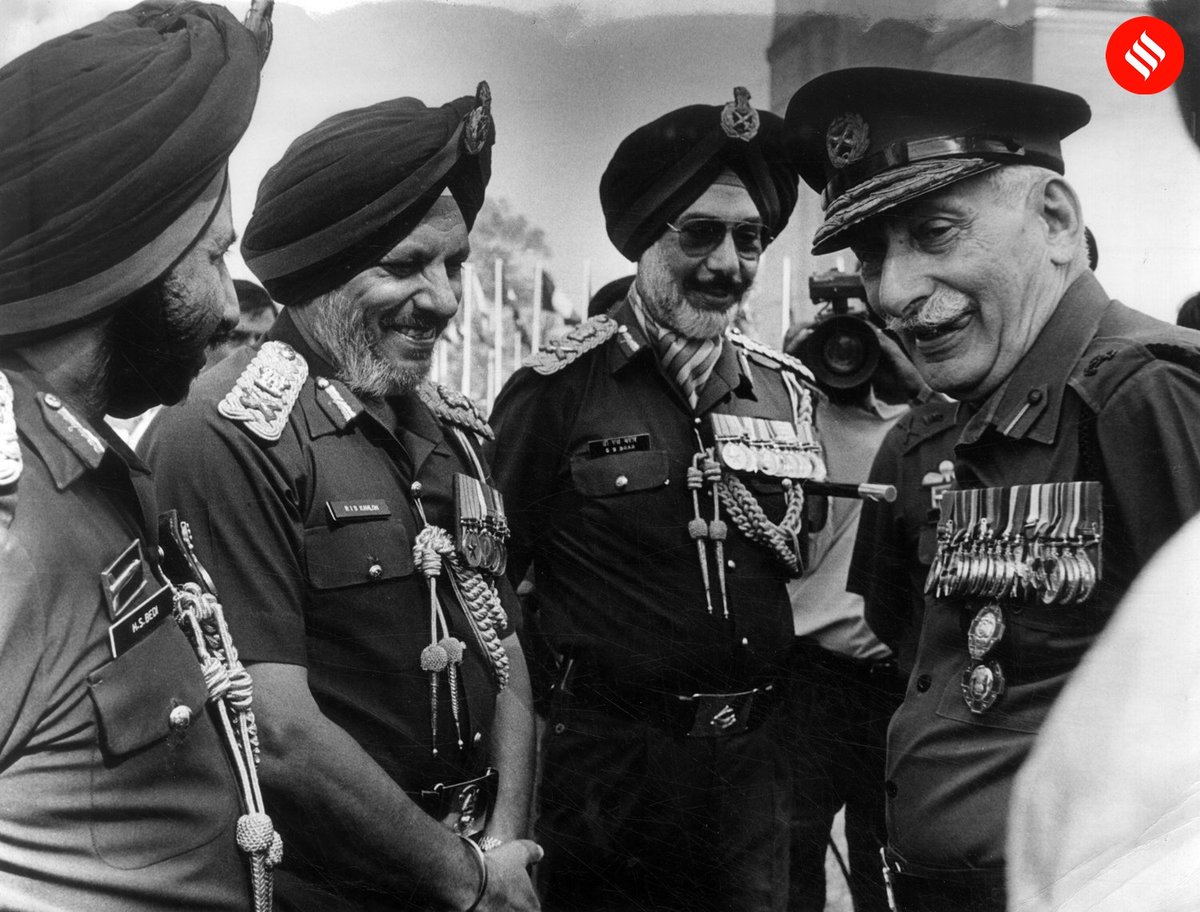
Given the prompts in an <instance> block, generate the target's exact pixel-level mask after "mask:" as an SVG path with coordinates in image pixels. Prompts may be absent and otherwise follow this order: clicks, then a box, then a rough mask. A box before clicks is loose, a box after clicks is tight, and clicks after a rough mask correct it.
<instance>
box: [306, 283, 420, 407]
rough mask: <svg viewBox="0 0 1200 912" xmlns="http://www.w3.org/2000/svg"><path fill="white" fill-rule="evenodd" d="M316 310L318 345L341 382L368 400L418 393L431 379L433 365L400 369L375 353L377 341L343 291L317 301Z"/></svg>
mask: <svg viewBox="0 0 1200 912" xmlns="http://www.w3.org/2000/svg"><path fill="white" fill-rule="evenodd" d="M309 306H310V307H314V308H316V311H315V313H314V315H313V320H312V322H311V323H310V324H309V325H310V326H311V328H312V332H313V335H314V336H316V338H317V341H318V342H320V343H321V345H322V346H324V348H325V351H326V354H328V355H329V358H330V360H331V362H332V363H333V365H334V367H336V368H337V371H338V379H339V380H341V381H342V382H343V383H345V384H346V385H347V386H348V387H350V389H351V390H352V391H353V392H354V393H355V395H358V396H361V397H362V398H364V399H383V398H384V397H386V396H398V395H401V394H403V393H407V392H409V391H410V390H413V389H416V388H417V386H419V385H420V384H421V383H422V382H423V381H424V380H425V378H426V377H428V376H429V370H430V367H431V366H432V365H431V362H430V361H426V362H425V364H424V365H422V366H419V367H412V366H409V365H399V364H395V363H394V362H392V361H389V360H388V359H386V358H384V357H382V356H381V355H380V354H379V353H378V352H377V351H376V350H375V343H376V340H375V339H373V338H372V337H371V334H370V333H369V332H368V331H367V327H366V325H365V324H364V323H363V321H362V320H361V319H359V318H358V313H357V311H356V310H355V309H354V308H353V307H350V306H348V305H347V302H346V300H345V298H344V297H343V295H342V292H341V290H340V289H335V290H333V291H331V292H329V293H328V294H325V295H322V296H321V297H319V298H316V299H314V300H313V302H312V303H311V304H310V305H309Z"/></svg>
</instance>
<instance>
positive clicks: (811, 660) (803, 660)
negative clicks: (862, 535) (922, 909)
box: [785, 273, 929, 912]
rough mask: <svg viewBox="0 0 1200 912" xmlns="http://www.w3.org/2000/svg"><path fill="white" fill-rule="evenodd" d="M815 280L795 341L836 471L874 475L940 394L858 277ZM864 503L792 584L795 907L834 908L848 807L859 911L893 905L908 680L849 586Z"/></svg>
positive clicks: (839, 519) (829, 529)
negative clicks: (891, 850)
mask: <svg viewBox="0 0 1200 912" xmlns="http://www.w3.org/2000/svg"><path fill="white" fill-rule="evenodd" d="M809 287H810V293H811V296H812V298H813V301H814V302H815V303H822V302H825V303H826V304H827V306H826V307H825V308H824V309H823V310H822V311H821V313H820V314H819V315H818V317H817V321H816V323H814V324H813V326H811V327H809V328H807V329H806V330H804V331H802V332H801V333H800V334H798V335H797V337H796V338H795V339H794V340H792V341H791V343H790V344H787V343H785V348H786V350H787V351H788V353H789V354H792V355H796V356H797V357H799V358H800V359H801V360H803V361H804V362H805V364H806V365H807V366H808V367H809V369H810V370H812V372H813V373H814V374H815V375H816V378H817V384H818V386H819V387H820V388H821V390H822V391H823V392H824V393H825V395H826V397H827V398H826V399H822V400H821V401H820V402H819V403H818V404H817V406H816V420H817V426H818V427H819V428H821V439H822V441H823V443H824V446H825V459H826V464H827V465H828V467H829V473H830V475H831V476H832V477H837V478H866V477H867V473H868V471H869V470H870V468H871V461H872V459H873V458H874V456H875V451H876V450H877V449H878V448H879V444H880V442H881V441H882V440H883V437H884V435H885V434H886V433H887V432H888V429H889V428H891V427H892V426H893V425H894V424H895V423H896V422H897V421H898V420H899V419H900V418H901V417H902V416H903V415H904V414H905V413H906V412H908V410H909V407H910V403H911V402H914V401H916V400H918V399H920V398H923V397H924V396H925V395H927V394H928V392H929V390H928V388H927V387H926V386H925V384H924V383H923V382H922V380H921V378H920V376H919V375H918V374H917V373H916V370H915V369H914V368H913V366H912V364H911V363H910V362H909V360H908V359H907V358H906V357H905V355H904V353H903V352H902V351H901V350H900V348H899V346H897V345H896V344H895V343H894V342H893V341H892V340H891V339H889V338H888V337H887V336H885V335H884V334H883V333H882V332H880V331H879V330H878V329H876V328H875V327H874V326H873V325H872V324H871V323H870V322H868V319H867V314H866V311H865V309H863V307H862V305H861V304H859V305H858V308H857V309H853V310H852V309H851V308H850V298H855V297H857V298H859V299H860V300H861V297H862V283H861V280H860V279H859V277H858V276H857V275H844V274H841V273H827V274H825V275H821V276H814V277H813V278H812V279H811V280H810V283H809ZM861 507H862V501H861V500H856V499H850V498H830V499H829V506H828V515H827V517H826V520H825V523H824V526H823V528H822V529H821V530H820V531H819V532H817V533H815V534H814V535H812V536H811V537H810V551H811V555H810V562H811V566H810V570H809V572H808V573H807V574H805V576H804V577H803V578H802V579H798V580H793V581H792V582H791V583H789V585H788V593H789V595H790V596H791V602H792V616H793V622H794V629H795V636H796V638H795V640H794V642H793V645H792V649H791V652H790V655H789V668H788V686H789V691H788V700H787V713H788V724H787V729H786V730H787V737H788V739H789V745H788V746H789V748H790V751H789V752H790V756H791V758H792V769H793V775H794V786H793V795H794V802H795V804H794V809H793V813H792V826H791V889H790V895H789V900H788V908H789V910H791V912H822V910H824V908H825V853H826V847H827V845H828V844H829V834H830V828H831V826H832V824H833V819H834V817H835V816H836V814H837V812H838V810H839V809H841V808H842V807H843V806H844V807H845V808H846V839H847V842H848V846H849V871H848V872H847V880H848V882H849V886H850V892H851V896H852V897H853V900H854V908H855V910H856V912H886V910H887V908H888V904H887V896H886V893H885V890H884V886H883V880H882V876H881V871H880V864H879V849H880V846H882V845H883V844H884V842H885V841H886V829H885V823H884V793H883V781H884V773H883V771H884V748H885V742H886V737H887V725H888V720H889V719H890V718H891V715H892V713H893V712H894V711H895V709H896V708H897V707H898V706H899V705H900V702H901V700H902V699H903V697H904V679H903V677H901V675H900V673H899V671H898V669H897V665H896V661H895V658H894V657H893V655H892V651H891V650H890V649H889V648H888V647H887V646H886V645H884V643H882V642H881V641H880V640H879V639H878V638H877V637H876V636H875V635H874V634H873V633H872V632H871V629H870V628H869V627H868V626H867V624H866V622H865V621H864V620H863V600H862V597H861V596H858V595H855V594H852V593H849V592H847V591H846V574H847V571H848V569H849V566H850V555H851V552H852V550H853V548H854V539H855V534H856V531H857V529H858V520H859V512H860V509H861ZM839 862H841V858H840V856H839ZM843 870H844V871H845V867H844V866H843Z"/></svg>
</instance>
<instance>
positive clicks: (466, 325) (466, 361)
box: [458, 263, 475, 396]
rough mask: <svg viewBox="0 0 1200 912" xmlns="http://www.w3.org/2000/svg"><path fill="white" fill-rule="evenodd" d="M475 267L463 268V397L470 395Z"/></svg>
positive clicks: (465, 265) (461, 389)
mask: <svg viewBox="0 0 1200 912" xmlns="http://www.w3.org/2000/svg"><path fill="white" fill-rule="evenodd" d="M474 345H475V267H474V266H472V265H471V264H470V263H466V264H464V266H463V306H462V380H461V381H460V383H459V387H458V388H459V390H460V391H461V392H462V394H463V395H464V396H470V395H471V361H472V359H473V358H474V356H475V349H474Z"/></svg>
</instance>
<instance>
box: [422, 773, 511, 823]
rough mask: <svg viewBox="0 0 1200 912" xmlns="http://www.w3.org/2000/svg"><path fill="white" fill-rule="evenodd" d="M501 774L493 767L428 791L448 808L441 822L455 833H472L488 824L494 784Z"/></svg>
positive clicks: (493, 802) (492, 802)
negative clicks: (482, 772) (480, 773)
mask: <svg viewBox="0 0 1200 912" xmlns="http://www.w3.org/2000/svg"><path fill="white" fill-rule="evenodd" d="M499 779H500V775H499V773H497V772H496V770H495V769H494V768H492V767H488V770H487V772H485V773H484V774H483V775H482V776H476V777H475V778H474V779H467V780H466V781H464V782H453V783H450V784H444V783H441V782H439V783H438V784H437V785H435V786H434V787H433V788H432V789H431V790H430V791H431V792H433V793H434V794H436V795H437V796H438V797H439V798H440V799H442V800H444V801H445V802H446V804H444V805H443V807H447V806H448V807H449V810H448V811H447V812H446V814H445V816H444V817H443V818H442V823H443V824H445V826H446V827H448V828H449V830H450V832H452V833H454V834H455V835H457V836H465V837H469V836H474V835H476V834H477V833H482V832H483V830H484V828H485V827H486V826H487V821H488V817H489V816H490V815H491V812H492V805H493V804H495V801H496V786H497V785H498V783H499Z"/></svg>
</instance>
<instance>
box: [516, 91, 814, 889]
mask: <svg viewBox="0 0 1200 912" xmlns="http://www.w3.org/2000/svg"><path fill="white" fill-rule="evenodd" d="M782 139H783V123H782V121H781V120H780V118H778V117H776V116H774V115H772V114H769V113H766V112H758V111H756V110H755V109H754V108H753V107H752V106H751V105H750V99H749V94H748V93H747V92H746V91H745V89H740V88H739V89H735V90H734V98H733V100H731V101H729V102H727V103H726V104H724V105H693V106H690V107H686V108H680V109H679V110H676V111H672V112H671V113H669V114H666V115H664V116H663V117H660V118H658V119H657V120H654V121H652V122H651V123H649V124H646V125H645V126H643V127H640V128H638V129H637V130H635V131H634V132H633V133H632V134H631V135H630V136H628V137H627V138H626V139H624V140H623V141H622V142H621V143H620V145H619V146H618V147H617V150H616V153H615V154H614V155H613V158H612V161H611V162H610V163H609V165H608V168H607V170H606V171H605V172H604V176H603V178H602V179H601V181H600V201H601V204H602V205H603V207H604V217H605V221H606V224H607V226H608V233H609V237H610V238H612V241H613V243H614V244H615V245H616V247H617V249H618V250H620V251H621V252H622V253H623V254H625V256H627V257H629V258H630V259H631V260H636V261H637V275H636V277H635V278H634V281H633V283H632V285H631V286H629V288H628V291H627V292H626V293H625V295H624V296H623V297H622V298H621V300H620V301H619V302H617V303H615V304H614V305H613V306H610V307H608V308H607V311H606V312H604V313H600V314H598V315H596V316H593V317H591V318H590V319H589V320H587V321H586V322H585V323H584V324H582V325H581V326H580V327H579V328H577V329H576V330H574V331H572V332H571V333H569V334H568V335H567V337H566V338H565V339H563V340H561V341H560V342H559V343H557V344H555V345H553V346H551V348H549V349H548V350H546V351H543V352H541V353H539V354H537V355H534V356H533V357H532V358H531V359H530V360H529V361H528V362H526V366H525V367H523V368H522V369H521V370H519V371H517V373H515V374H514V375H513V377H512V378H511V380H510V381H509V382H508V384H507V385H506V386H505V388H504V390H503V391H502V392H501V394H500V397H499V399H498V400H497V402H496V407H495V410H494V412H493V415H492V422H493V426H494V427H495V429H496V443H495V456H494V460H493V468H494V470H495V473H496V478H497V481H498V484H499V486H500V489H501V491H502V492H503V494H504V502H505V504H507V505H509V513H510V515H509V521H510V525H511V527H512V533H513V544H512V549H511V550H512V560H511V562H510V564H509V574H510V577H511V578H513V579H520V578H521V577H522V576H523V575H524V574H525V572H526V570H527V568H529V567H530V565H532V567H533V569H534V572H535V575H536V580H537V590H538V605H539V612H538V624H537V628H538V629H537V636H538V637H539V639H540V640H541V641H542V642H543V643H544V645H545V647H546V648H547V650H548V651H550V652H552V653H554V654H556V655H557V656H559V657H560V660H561V676H560V678H559V680H558V681H557V682H555V687H554V694H553V698H552V700H551V701H550V731H549V733H548V735H547V740H546V747H545V755H544V762H543V771H544V779H543V783H542V788H541V792H540V794H541V797H542V808H541V811H540V817H539V831H538V838H539V841H541V842H542V843H543V844H544V845H545V846H546V852H547V854H546V861H545V862H544V863H543V865H542V866H541V868H540V869H539V873H538V877H539V883H540V884H541V885H542V886H543V887H544V891H545V892H544V895H543V898H544V900H545V902H546V904H547V906H548V907H550V908H554V909H564V910H577V909H597V910H599V909H626V908H629V909H632V908H639V909H661V910H689V912H694V910H710V909H711V910H727V909H742V910H777V909H783V908H785V904H786V900H787V846H788V838H787V827H788V814H787V812H786V806H787V804H788V802H789V801H790V793H789V789H788V777H787V773H786V768H787V767H786V760H785V759H784V758H783V757H782V756H781V754H780V752H781V747H780V738H779V733H778V732H777V730H776V728H777V725H778V718H779V717H778V713H777V708H778V707H777V699H778V693H777V687H776V681H777V673H778V671H779V669H780V660H781V659H782V657H783V654H784V650H785V649H786V646H787V644H788V643H789V641H790V638H791V630H792V626H791V625H792V621H791V608H790V606H789V603H788V597H787V590H786V581H787V579H788V578H789V577H790V576H792V575H795V574H796V573H798V572H799V570H800V565H799V555H798V553H797V551H796V545H797V542H798V541H799V536H800V535H801V534H802V526H801V521H802V516H803V509H802V502H803V495H802V493H801V489H800V486H799V484H798V483H797V481H798V479H800V478H802V477H807V476H812V475H819V474H821V473H822V472H823V471H824V468H823V465H822V463H821V459H820V454H819V450H818V448H817V445H816V440H815V437H814V435H813V427H812V421H811V418H812V390H811V388H810V387H809V386H808V383H807V373H806V371H805V370H804V368H803V367H802V366H801V365H800V364H799V362H796V361H794V360H793V359H790V358H787V357H786V356H784V355H781V354H779V353H776V352H773V351H771V350H770V349H769V348H767V347H766V346H764V345H761V344H759V343H756V342H753V341H752V340H750V339H748V338H746V337H745V336H742V335H741V334H739V333H736V332H734V331H732V330H731V329H729V327H730V325H731V324H732V322H733V320H734V318H735V316H736V314H737V311H738V307H739V305H740V304H741V302H742V300H743V298H744V296H745V294H746V293H747V291H749V289H750V287H751V284H752V282H753V280H754V277H755V274H756V272H757V269H758V264H759V261H760V257H761V255H762V251H763V248H764V247H765V246H766V245H767V244H768V243H770V241H771V239H772V238H773V237H774V236H775V234H776V233H777V232H779V231H780V230H781V229H782V228H783V226H784V225H785V224H786V223H787V220H788V217H789V216H790V215H791V212H792V207H793V206H794V205H795V202H796V194H797V175H796V172H795V170H794V168H793V167H792V166H791V164H790V163H789V156H788V154H787V151H786V149H785V148H784V145H783V142H782ZM742 457H745V458H742ZM760 457H761V460H762V461H761V462H760V461H759V460H760ZM542 683H543V684H544V686H545V687H546V689H547V690H549V689H550V688H549V685H550V683H551V682H542Z"/></svg>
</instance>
